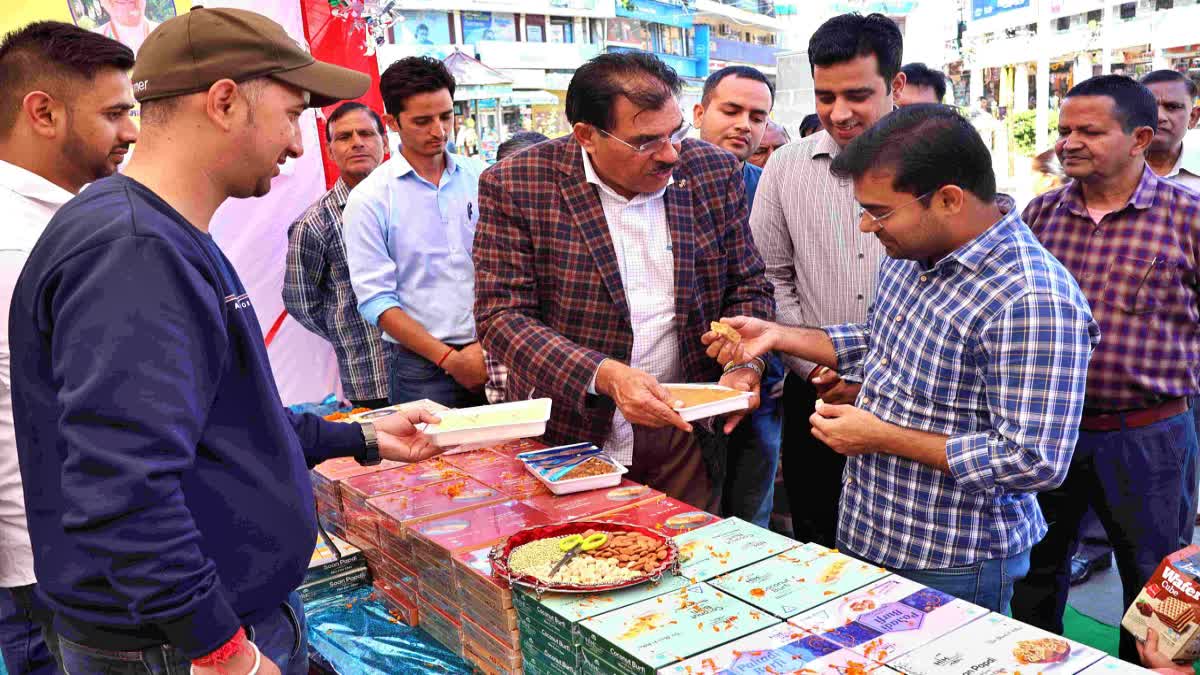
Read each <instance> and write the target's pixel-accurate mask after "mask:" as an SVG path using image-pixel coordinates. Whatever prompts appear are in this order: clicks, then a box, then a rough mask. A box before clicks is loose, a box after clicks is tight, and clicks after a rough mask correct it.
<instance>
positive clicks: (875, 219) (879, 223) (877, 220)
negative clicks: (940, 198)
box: [858, 188, 940, 230]
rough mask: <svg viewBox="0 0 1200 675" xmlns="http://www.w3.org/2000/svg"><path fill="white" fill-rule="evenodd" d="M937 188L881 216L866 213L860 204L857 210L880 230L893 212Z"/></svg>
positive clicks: (923, 197) (915, 201)
mask: <svg viewBox="0 0 1200 675" xmlns="http://www.w3.org/2000/svg"><path fill="white" fill-rule="evenodd" d="M939 189H940V188H935V189H933V190H930V191H929V192H926V193H925V194H923V195H921V196H920V197H917V198H916V199H912V200H909V201H907V202H904V203H903V204H901V205H900V206H897V207H896V208H894V209H892V210H891V211H888V212H887V213H885V214H883V215H882V216H873V215H871V214H870V213H868V212H867V210H866V209H864V208H862V207H861V206H860V207H858V210H859V215H860V216H866V217H867V218H870V219H871V224H872V225H874V226H875V227H878V228H879V229H881V230H882V229H884V228H883V221H885V220H887V219H888V218H891V217H892V216H893V215H895V213H896V212H897V211H899V210H900V209H902V208H904V207H906V206H909V205H910V204H916V203H917V202H919V201H921V200H922V199H925V198H926V197H928V196H929V195H931V194H933V193H935V192H937V191H938V190H939Z"/></svg>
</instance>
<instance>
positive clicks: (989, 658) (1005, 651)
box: [888, 614, 1104, 675]
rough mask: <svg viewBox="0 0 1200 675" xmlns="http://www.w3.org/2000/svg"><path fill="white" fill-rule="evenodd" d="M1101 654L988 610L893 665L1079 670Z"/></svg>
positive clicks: (937, 674) (954, 670) (949, 672)
mask: <svg viewBox="0 0 1200 675" xmlns="http://www.w3.org/2000/svg"><path fill="white" fill-rule="evenodd" d="M1102 658H1104V652H1101V651H1099V650H1097V649H1093V648H1091V647H1088V646H1086V645H1082V644H1079V643H1078V642H1074V641H1071V640H1068V639H1066V638H1063V637H1059V636H1057V635H1054V634H1052V633H1047V632H1046V631H1044V630H1041V629H1039V628H1034V627H1033V626H1029V625H1026V624H1023V623H1021V622H1020V621H1015V620H1013V619H1010V618H1008V617H1006V616H1004V615H1003V614H988V615H987V616H985V617H983V618H981V619H979V620H977V621H972V622H971V623H969V624H967V625H965V626H963V627H962V628H959V629H958V630H956V631H954V632H952V633H948V634H946V635H943V636H942V637H941V638H939V639H937V640H934V641H933V642H931V643H930V644H927V645H925V646H924V647H919V648H917V649H915V650H913V651H911V652H909V653H908V654H905V655H904V656H901V657H900V658H898V659H896V660H894V661H892V662H891V663H889V664H888V665H889V666H891V667H892V668H895V669H896V670H899V671H900V672H902V673H907V675H964V674H969V675H1015V674H1016V673H1025V674H1027V675H1032V674H1034V673H1054V674H1055V675H1074V673H1078V672H1080V671H1081V670H1083V669H1084V668H1087V667H1088V666H1091V665H1093V664H1095V663H1096V662H1097V661H1099V660H1100V659H1102Z"/></svg>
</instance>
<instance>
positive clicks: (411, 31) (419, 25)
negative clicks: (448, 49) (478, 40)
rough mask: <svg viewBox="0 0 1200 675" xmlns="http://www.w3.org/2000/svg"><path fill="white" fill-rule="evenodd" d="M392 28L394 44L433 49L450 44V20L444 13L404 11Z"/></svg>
mask: <svg viewBox="0 0 1200 675" xmlns="http://www.w3.org/2000/svg"><path fill="white" fill-rule="evenodd" d="M400 16H402V17H404V20H403V21H400V22H398V23H397V24H396V25H395V26H394V27H393V29H392V30H393V32H394V33H395V36H396V43H397V44H402V45H421V46H428V47H433V46H435V45H446V44H449V43H450V18H449V15H448V14H447V13H446V12H427V11H419V10H404V11H403V12H401V13H400Z"/></svg>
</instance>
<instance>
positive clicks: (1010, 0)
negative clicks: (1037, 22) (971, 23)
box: [971, 0, 1029, 19]
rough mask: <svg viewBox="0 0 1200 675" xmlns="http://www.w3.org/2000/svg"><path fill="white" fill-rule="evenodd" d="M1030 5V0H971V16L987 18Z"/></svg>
mask: <svg viewBox="0 0 1200 675" xmlns="http://www.w3.org/2000/svg"><path fill="white" fill-rule="evenodd" d="M1028 6H1029V0H971V18H972V19H986V18H988V17H992V16H995V15H997V14H1001V13H1003V12H1010V11H1012V10H1014V9H1023V8H1025V7H1028Z"/></svg>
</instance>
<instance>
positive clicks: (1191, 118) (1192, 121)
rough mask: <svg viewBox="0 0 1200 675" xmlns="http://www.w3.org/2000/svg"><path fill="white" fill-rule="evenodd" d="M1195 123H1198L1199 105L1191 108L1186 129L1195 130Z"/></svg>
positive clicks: (1199, 115)
mask: <svg viewBox="0 0 1200 675" xmlns="http://www.w3.org/2000/svg"><path fill="white" fill-rule="evenodd" d="M1196 122H1200V105H1194V106H1192V113H1191V114H1190V115H1188V128H1189V129H1195V128H1196Z"/></svg>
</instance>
